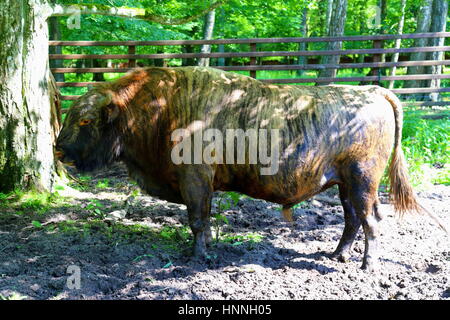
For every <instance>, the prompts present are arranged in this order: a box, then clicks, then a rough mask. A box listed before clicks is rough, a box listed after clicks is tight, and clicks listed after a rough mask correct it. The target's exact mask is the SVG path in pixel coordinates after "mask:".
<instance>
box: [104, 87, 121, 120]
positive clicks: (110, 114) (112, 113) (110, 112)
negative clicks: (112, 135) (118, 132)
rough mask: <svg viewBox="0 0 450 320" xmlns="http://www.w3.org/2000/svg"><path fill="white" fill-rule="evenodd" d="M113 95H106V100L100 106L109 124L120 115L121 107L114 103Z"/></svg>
mask: <svg viewBox="0 0 450 320" xmlns="http://www.w3.org/2000/svg"><path fill="white" fill-rule="evenodd" d="M112 98H113V97H112V94H111V93H106V94H105V96H104V98H103V99H102V100H101V101H100V105H101V106H102V108H103V114H104V116H105V119H106V121H107V122H112V121H114V120H115V119H116V118H117V116H118V115H119V112H120V110H119V107H118V106H117V105H116V104H114V103H113V99H112Z"/></svg>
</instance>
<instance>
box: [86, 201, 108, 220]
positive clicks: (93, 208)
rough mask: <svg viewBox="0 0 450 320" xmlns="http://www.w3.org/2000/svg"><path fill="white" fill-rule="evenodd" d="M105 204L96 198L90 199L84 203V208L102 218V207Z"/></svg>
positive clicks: (103, 215)
mask: <svg viewBox="0 0 450 320" xmlns="http://www.w3.org/2000/svg"><path fill="white" fill-rule="evenodd" d="M104 207H105V206H104V205H103V204H102V203H101V202H100V201H98V200H96V199H92V200H90V201H89V203H88V204H87V205H86V208H85V209H86V210H87V211H88V212H89V213H91V214H92V215H94V216H98V217H100V218H104V217H105V214H104V212H103V208H104Z"/></svg>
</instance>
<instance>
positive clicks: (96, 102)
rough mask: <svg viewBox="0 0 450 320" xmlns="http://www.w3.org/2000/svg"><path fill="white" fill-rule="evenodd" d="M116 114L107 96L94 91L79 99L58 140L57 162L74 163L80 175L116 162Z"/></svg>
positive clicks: (117, 114) (116, 111) (117, 153)
mask: <svg viewBox="0 0 450 320" xmlns="http://www.w3.org/2000/svg"><path fill="white" fill-rule="evenodd" d="M120 113H121V111H120V108H119V107H118V106H117V105H115V104H114V102H113V94H112V93H111V92H108V91H105V90H95V89H94V90H92V91H89V92H88V93H86V94H85V95H83V96H82V97H80V98H79V99H78V100H76V101H75V102H74V104H73V105H72V107H71V108H70V109H69V111H68V113H67V116H66V119H65V120H64V124H63V127H62V130H61V132H60V134H59V136H58V140H57V143H56V150H57V154H58V156H59V158H60V159H61V160H62V161H64V162H74V164H75V166H76V167H77V169H80V170H83V171H85V170H93V169H96V168H99V167H102V166H105V165H107V164H109V163H111V162H113V161H114V160H117V159H118V157H119V156H120V153H121V144H120V137H119V134H118V132H117V129H116V122H117V120H118V118H119V116H120Z"/></svg>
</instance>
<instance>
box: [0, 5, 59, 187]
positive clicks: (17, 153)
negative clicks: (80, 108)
mask: <svg viewBox="0 0 450 320" xmlns="http://www.w3.org/2000/svg"><path fill="white" fill-rule="evenodd" d="M44 4H45V2H43V0H2V1H1V2H0V42H1V43H2V45H1V46H0V61H1V63H0V78H1V79H2V81H1V83H0V114H1V115H2V116H1V117H0V192H8V191H11V190H14V189H16V188H22V189H30V188H35V189H38V190H50V189H51V187H52V184H53V181H54V177H55V175H54V172H55V165H54V158H53V157H52V156H51V155H53V148H52V132H53V130H52V125H51V111H50V107H49V105H50V99H51V97H50V93H49V79H50V70H49V64H48V39H49V38H48V28H47V18H48V17H47V16H46V13H45V10H44V8H45V5H44Z"/></svg>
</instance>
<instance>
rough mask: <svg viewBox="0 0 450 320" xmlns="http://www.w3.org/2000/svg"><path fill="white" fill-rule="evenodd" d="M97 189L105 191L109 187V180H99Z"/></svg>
mask: <svg viewBox="0 0 450 320" xmlns="http://www.w3.org/2000/svg"><path fill="white" fill-rule="evenodd" d="M96 187H97V188H99V189H106V188H108V187H109V179H107V178H105V179H101V180H100V181H98V182H97V185H96Z"/></svg>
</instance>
